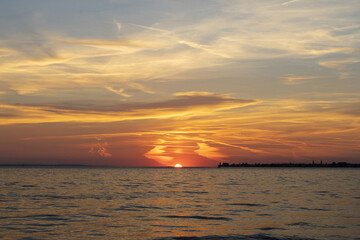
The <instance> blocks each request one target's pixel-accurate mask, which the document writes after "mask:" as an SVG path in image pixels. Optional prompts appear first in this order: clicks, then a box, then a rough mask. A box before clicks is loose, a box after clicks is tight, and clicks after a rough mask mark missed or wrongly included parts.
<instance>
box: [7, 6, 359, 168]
mask: <svg viewBox="0 0 360 240" xmlns="http://www.w3.org/2000/svg"><path fill="white" fill-rule="evenodd" d="M359 48H360V1H358V0H342V1H338V0H316V1H313V0H207V1H204V0H101V1H99V0H77V1H72V0H63V1H57V0H33V1H27V0H12V1H6V0H0V164H86V165H106V166H144V167H146V166H174V165H175V164H177V163H180V164H182V165H183V166H187V167H200V166H217V164H218V163H219V162H229V163H243V162H247V163H284V162H286V163H289V162H292V163H299V162H301V163H308V162H312V161H315V162H320V161H323V162H333V161H336V162H337V161H346V162H350V163H360V118H359V116H360V57H359V56H360V52H359V50H360V49H359Z"/></svg>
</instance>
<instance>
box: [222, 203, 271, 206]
mask: <svg viewBox="0 0 360 240" xmlns="http://www.w3.org/2000/svg"><path fill="white" fill-rule="evenodd" d="M226 205H230V206H246V207H266V206H268V205H265V204H257V203H229V204H226Z"/></svg>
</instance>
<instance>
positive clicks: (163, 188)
mask: <svg viewBox="0 0 360 240" xmlns="http://www.w3.org/2000/svg"><path fill="white" fill-rule="evenodd" d="M0 180H1V182H0V185H1V188H0V239H274V240H276V239H360V170H359V169H295V168H288V169H286V168H283V169H212V168H204V169H200V168H191V169H185V168H184V169H170V168H165V169H162V168H0Z"/></svg>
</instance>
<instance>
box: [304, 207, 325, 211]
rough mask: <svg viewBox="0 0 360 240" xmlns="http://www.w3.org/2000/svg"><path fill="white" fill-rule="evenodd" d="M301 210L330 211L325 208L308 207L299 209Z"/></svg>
mask: <svg viewBox="0 0 360 240" xmlns="http://www.w3.org/2000/svg"><path fill="white" fill-rule="evenodd" d="M299 209H301V210H309V211H324V212H326V211H330V210H329V209H325V208H307V207H301V208H299Z"/></svg>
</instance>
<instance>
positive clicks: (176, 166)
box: [174, 163, 182, 168]
mask: <svg viewBox="0 0 360 240" xmlns="http://www.w3.org/2000/svg"><path fill="white" fill-rule="evenodd" d="M174 168H182V165H181V164H180V163H177V164H175V166H174Z"/></svg>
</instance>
